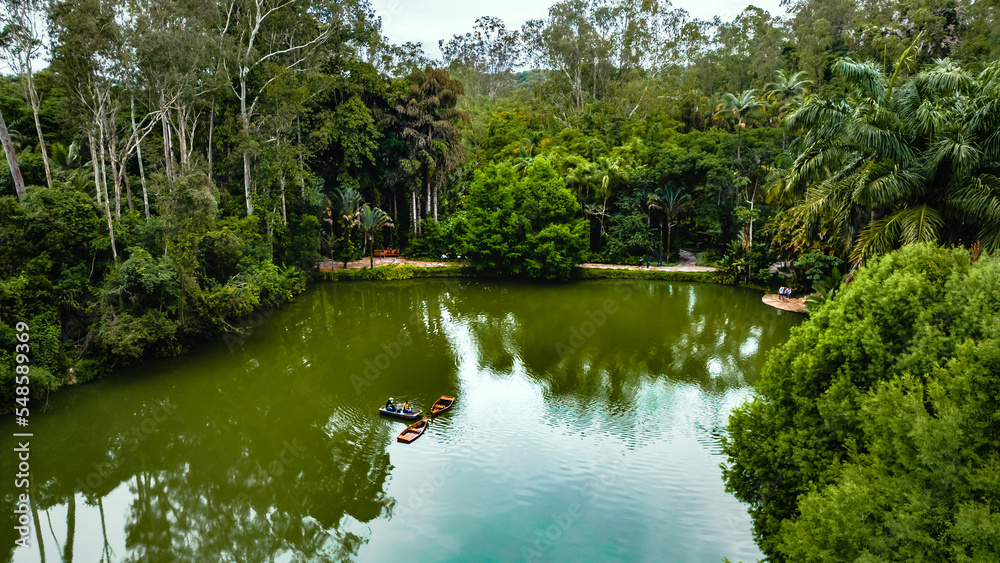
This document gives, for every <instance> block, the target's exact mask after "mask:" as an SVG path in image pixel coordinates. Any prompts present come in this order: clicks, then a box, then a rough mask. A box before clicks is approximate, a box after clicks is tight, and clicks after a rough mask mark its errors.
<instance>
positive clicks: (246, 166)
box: [240, 79, 253, 217]
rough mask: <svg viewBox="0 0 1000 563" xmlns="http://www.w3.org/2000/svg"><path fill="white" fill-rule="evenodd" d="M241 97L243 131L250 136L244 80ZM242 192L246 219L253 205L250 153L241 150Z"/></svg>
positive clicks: (243, 81) (251, 213) (251, 212)
mask: <svg viewBox="0 0 1000 563" xmlns="http://www.w3.org/2000/svg"><path fill="white" fill-rule="evenodd" d="M240 88H241V91H242V92H243V95H242V96H241V97H240V115H241V116H242V117H243V131H244V132H245V133H246V134H247V135H249V134H250V116H249V115H247V98H246V80H245V79H243V80H242V81H241V83H240ZM243 190H244V192H245V193H246V196H247V217H249V216H251V215H253V203H252V202H251V201H250V153H249V152H247V150H246V148H244V149H243Z"/></svg>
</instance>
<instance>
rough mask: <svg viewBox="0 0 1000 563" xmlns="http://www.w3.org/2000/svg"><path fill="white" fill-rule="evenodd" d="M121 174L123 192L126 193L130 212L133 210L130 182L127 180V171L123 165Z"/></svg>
mask: <svg viewBox="0 0 1000 563" xmlns="http://www.w3.org/2000/svg"><path fill="white" fill-rule="evenodd" d="M122 176H124V177H125V193H126V194H128V212H129V213H131V212H133V211H135V208H133V207H132V182H131V181H129V177H128V171H127V170H125V166H122Z"/></svg>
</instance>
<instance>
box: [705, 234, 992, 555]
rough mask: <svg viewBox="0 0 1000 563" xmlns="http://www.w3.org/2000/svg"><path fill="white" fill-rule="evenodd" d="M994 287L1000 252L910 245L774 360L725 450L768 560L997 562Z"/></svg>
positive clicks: (799, 332)
mask: <svg viewBox="0 0 1000 563" xmlns="http://www.w3.org/2000/svg"><path fill="white" fill-rule="evenodd" d="M998 287H1000V260H998V259H997V258H996V257H992V256H983V257H981V258H980V259H979V260H978V261H976V262H974V263H972V264H971V265H970V255H969V253H968V252H966V251H964V250H945V249H941V248H936V247H933V246H930V245H926V244H919V245H911V246H908V247H905V248H903V249H902V250H900V251H896V252H893V253H890V254H888V255H886V256H885V257H884V258H882V259H879V260H876V261H873V262H872V263H871V264H870V265H869V266H868V267H867V268H862V269H860V270H858V271H857V272H856V273H855V276H854V280H853V281H852V282H851V283H850V284H849V285H848V286H846V288H844V289H841V290H838V291H837V292H836V294H835V295H834V296H833V298H832V299H831V300H829V301H827V303H826V304H825V305H824V306H823V307H821V308H820V309H819V310H817V311H815V312H814V313H813V314H812V315H811V317H810V319H809V320H808V321H807V322H806V323H804V324H803V325H800V327H798V328H797V329H795V330H794V331H793V335H792V338H791V339H790V340H789V341H788V342H787V343H786V344H784V345H783V346H781V347H780V348H778V349H777V350H775V352H774V353H773V354H772V355H771V357H770V358H769V359H768V362H767V364H766V365H765V367H764V369H763V370H762V372H761V379H760V383H759V386H758V392H759V397H758V398H757V399H756V400H754V401H753V402H751V403H748V404H746V405H744V406H743V407H740V408H739V409H737V410H736V411H734V413H733V414H732V416H731V418H730V424H729V434H728V435H727V436H726V437H725V439H724V441H723V449H724V451H725V453H726V455H727V456H728V462H727V463H726V464H725V466H724V468H723V474H724V477H725V480H726V484H727V489H728V490H730V491H732V492H733V493H734V494H735V495H736V496H737V498H739V499H740V500H742V501H743V502H746V503H748V504H749V506H750V513H751V516H752V517H753V523H754V533H755V536H756V538H757V540H758V543H759V545H760V546H761V548H762V549H763V551H764V553H765V554H766V555H767V556H768V557H770V558H771V559H772V560H776V561H786V560H787V561H801V560H822V561H827V560H829V561H834V560H837V561H845V560H865V559H872V560H875V559H879V560H894V561H912V560H953V559H954V560H975V559H977V558H978V557H983V556H985V554H989V553H992V554H991V555H989V556H988V557H987V558H992V557H994V556H995V553H994V552H992V550H994V549H995V546H996V545H1000V544H998V543H997V539H998V536H997V535H996V534H997V528H995V527H993V525H992V524H989V522H990V521H991V520H993V519H995V518H996V516H995V514H996V512H995V511H996V507H995V499H996V498H997V493H998V492H1000V491H998V490H997V489H996V487H995V482H996V480H995V475H996V468H997V467H998V464H1000V454H998V452H1000V433H998V432H997V422H996V420H997V419H996V406H995V404H994V399H993V398H994V397H995V396H996V393H997V391H998V385H1000V372H998V371H997V365H998V363H997V358H998V353H1000V352H998V351H1000V329H998V325H997V323H996V312H997V311H998V310H1000V292H998V291H997V288H998ZM978 525H982V526H984V527H982V528H977V527H976V526H978ZM973 530H976V531H973Z"/></svg>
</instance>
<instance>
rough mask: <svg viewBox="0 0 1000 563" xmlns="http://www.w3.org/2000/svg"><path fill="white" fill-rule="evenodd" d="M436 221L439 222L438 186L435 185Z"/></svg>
mask: <svg viewBox="0 0 1000 563" xmlns="http://www.w3.org/2000/svg"><path fill="white" fill-rule="evenodd" d="M434 220H435V221H437V220H438V185H437V184H434Z"/></svg>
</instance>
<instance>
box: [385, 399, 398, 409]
mask: <svg viewBox="0 0 1000 563" xmlns="http://www.w3.org/2000/svg"><path fill="white" fill-rule="evenodd" d="M385 410H387V411H389V412H394V411H395V410H396V404H395V403H393V402H392V397H389V400H388V401H386V402H385Z"/></svg>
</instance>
